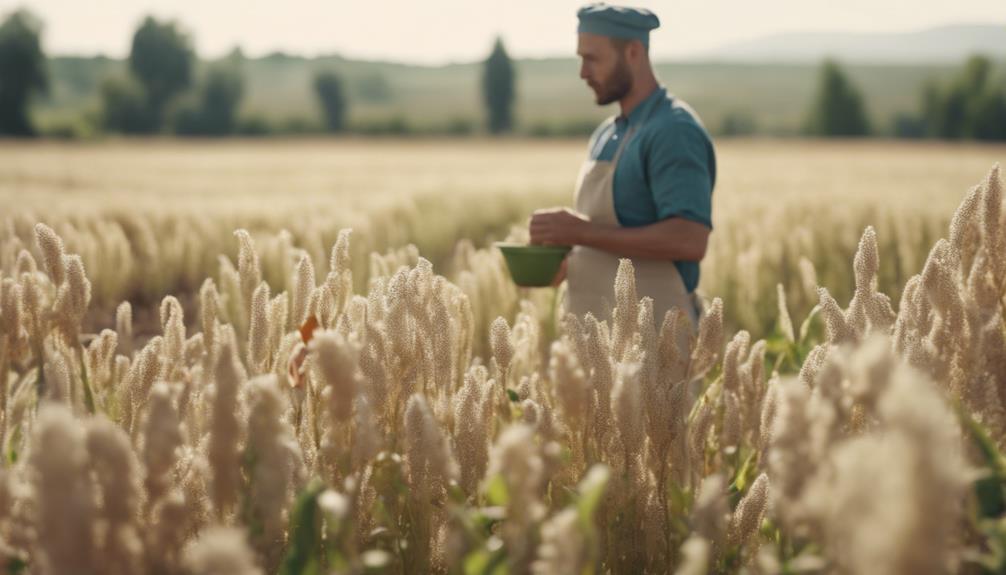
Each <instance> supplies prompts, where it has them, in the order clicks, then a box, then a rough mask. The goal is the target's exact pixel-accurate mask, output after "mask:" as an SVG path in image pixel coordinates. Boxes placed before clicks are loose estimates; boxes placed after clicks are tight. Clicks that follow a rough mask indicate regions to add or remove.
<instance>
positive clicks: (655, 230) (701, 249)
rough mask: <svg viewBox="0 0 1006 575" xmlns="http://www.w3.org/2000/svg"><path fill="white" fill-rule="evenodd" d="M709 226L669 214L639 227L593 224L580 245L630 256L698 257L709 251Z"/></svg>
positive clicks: (666, 258) (683, 259)
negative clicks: (664, 218)
mask: <svg viewBox="0 0 1006 575" xmlns="http://www.w3.org/2000/svg"><path fill="white" fill-rule="evenodd" d="M708 235H709V229H708V228H706V227H705V226H703V225H702V224H699V223H696V222H692V221H689V220H685V219H681V218H669V219H666V220H661V221H659V222H657V223H654V224H650V225H646V226H639V227H631V228H630V227H618V226H608V225H603V224H592V225H591V226H590V227H588V228H586V230H585V232H584V234H583V237H581V238H580V240H581V241H580V242H578V243H580V244H581V245H584V246H588V247H592V248H596V249H599V250H604V251H606V252H611V253H613V254H616V255H619V256H622V257H627V258H648V259H656V260H673V261H699V260H701V259H702V258H703V257H704V256H705V253H706V243H707V241H708Z"/></svg>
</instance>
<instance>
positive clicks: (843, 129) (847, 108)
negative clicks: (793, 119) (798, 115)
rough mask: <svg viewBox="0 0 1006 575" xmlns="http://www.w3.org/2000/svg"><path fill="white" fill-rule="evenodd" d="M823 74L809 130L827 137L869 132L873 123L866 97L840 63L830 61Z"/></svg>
mask: <svg viewBox="0 0 1006 575" xmlns="http://www.w3.org/2000/svg"><path fill="white" fill-rule="evenodd" d="M820 77H821V80H820V84H819V88H818V94H817V97H816V98H815V100H814V105H813V108H812V109H811V114H810V118H809V121H808V124H807V132H808V133H810V134H813V135H816V136H826V137H832V136H866V135H868V134H869V132H870V124H869V121H868V120H867V117H866V109H865V106H864V105H863V98H862V96H861V95H860V94H859V90H857V89H856V87H855V86H854V85H853V84H852V83H851V82H850V81H849V80H848V79H847V78H846V76H845V73H844V72H842V69H841V68H839V66H838V64H837V63H835V62H834V61H832V60H826V61H825V62H824V64H823V65H822V67H821V76H820Z"/></svg>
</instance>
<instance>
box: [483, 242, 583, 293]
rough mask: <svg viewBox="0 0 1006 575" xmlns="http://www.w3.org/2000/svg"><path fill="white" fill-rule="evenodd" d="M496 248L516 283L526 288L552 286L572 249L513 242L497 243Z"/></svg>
mask: <svg viewBox="0 0 1006 575" xmlns="http://www.w3.org/2000/svg"><path fill="white" fill-rule="evenodd" d="M496 247H498V248H499V249H500V251H501V252H503V258H504V259H506V265H507V267H508V268H509V269H510V277H512V278H513V281H514V283H515V284H517V285H519V286H524V287H546V286H549V285H552V280H553V279H555V274H557V273H559V267H560V266H562V260H563V259H564V258H565V257H566V254H568V253H569V250H570V249H572V247H570V246H529V245H524V244H516V243H511V242H496Z"/></svg>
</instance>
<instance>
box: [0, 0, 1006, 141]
mask: <svg viewBox="0 0 1006 575" xmlns="http://www.w3.org/2000/svg"><path fill="white" fill-rule="evenodd" d="M638 4H640V5H642V6H646V7H649V8H651V9H652V10H654V11H655V12H656V13H657V14H658V15H659V16H660V17H661V18H662V22H663V25H662V26H661V28H659V29H658V30H656V31H654V33H653V37H652V47H653V48H652V50H653V59H654V61H655V62H656V68H657V72H658V75H659V77H660V78H661V79H662V80H663V81H664V82H665V83H666V84H667V85H668V87H669V88H670V90H671V91H672V92H673V93H675V94H677V95H679V96H681V97H683V98H684V99H686V100H687V101H689V103H691V104H692V105H693V106H694V107H695V108H696V109H697V110H698V112H699V114H700V115H701V116H702V118H703V119H704V121H705V123H706V125H707V127H708V128H709V130H710V131H711V132H712V133H713V134H714V135H755V134H757V135H772V136H798V135H820V136H831V135H842V136H872V137H888V138H892V137H893V138H943V139H962V138H974V139H984V140H1002V139H1004V138H1006V74H1004V72H1006V67H1004V65H1003V62H1004V60H1006V5H1004V4H1003V3H1002V2H998V1H994V0H966V1H962V2H953V3H947V2H937V1H930V2H921V3H920V2H903V1H898V0H884V1H879V2H864V1H853V2H844V3H841V4H838V3H834V2H824V1H812V2H801V1H797V0H772V1H769V2H762V3H758V5H757V6H737V4H736V3H728V2H725V1H714V2H697V3H684V2H640V3H638ZM690 4H697V5H690ZM579 5H580V3H579V2H565V1H564V2H549V3H547V6H542V5H541V3H537V2H530V1H524V2H508V3H506V4H505V5H504V4H502V3H486V2H465V1H463V0H433V1H430V2H424V3H421V4H416V5H403V3H400V2H387V1H375V2H367V3H345V2H317V1H309V0H296V1H293V2H283V3H280V2H275V1H254V2H236V1H216V2H212V3H201V2H196V1H195V0H182V1H170V2H169V1H164V0H144V1H137V0H103V1H101V2H92V3H86V4H84V3H79V2H73V1H70V0H33V1H32V2H29V3H28V4H27V5H23V4H21V3H20V2H11V1H8V0H3V1H0V14H2V15H3V16H2V18H3V24H2V27H0V78H2V83H0V102H2V105H0V114H2V116H0V133H3V134H7V135H17V136H22V135H40V136H48V137H57V138H76V139H86V138H94V137H100V136H102V135H106V134H176V135H198V136H218V137H219V136H233V135H240V136H256V137H258V136H261V137H267V136H273V135H295V134H314V135H317V134H325V133H344V134H393V135H424V134H449V135H476V134H485V133H493V134H496V133H514V134H518V135H524V136H532V137H553V136H580V135H588V134H589V133H590V131H591V130H592V129H593V128H594V127H595V126H596V124H597V122H598V120H599V119H600V118H603V117H604V116H606V115H608V114H610V113H612V110H611V109H599V108H597V107H596V106H594V105H593V102H592V100H591V98H590V93H589V91H588V90H587V88H586V86H584V84H583V83H582V81H580V80H579V78H578V76H577V70H578V62H577V60H576V57H575V45H576V34H575V27H576V17H575V11H576V8H577V7H578V6H579Z"/></svg>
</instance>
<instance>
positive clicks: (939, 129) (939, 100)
mask: <svg viewBox="0 0 1006 575" xmlns="http://www.w3.org/2000/svg"><path fill="white" fill-rule="evenodd" d="M922 117H923V120H924V122H925V124H926V131H927V132H928V133H929V134H930V135H931V136H935V137H937V138H943V139H951V140H952V139H960V138H976V139H980V140H1006V88H1004V87H1003V86H1001V85H996V83H995V81H994V79H993V77H992V62H991V61H989V59H988V58H986V57H984V56H972V57H971V58H969V59H968V61H967V62H966V63H965V64H964V67H963V68H962V69H961V71H960V72H959V73H958V74H957V76H955V77H954V79H953V80H952V81H951V82H950V84H949V85H948V86H946V87H945V88H941V87H940V86H938V85H936V84H934V83H932V82H930V83H928V84H927V85H926V87H925V90H924V92H923V96H922Z"/></svg>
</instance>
